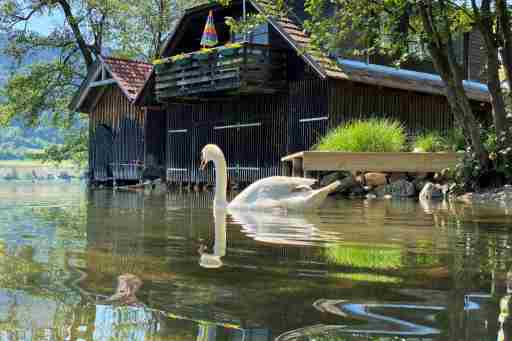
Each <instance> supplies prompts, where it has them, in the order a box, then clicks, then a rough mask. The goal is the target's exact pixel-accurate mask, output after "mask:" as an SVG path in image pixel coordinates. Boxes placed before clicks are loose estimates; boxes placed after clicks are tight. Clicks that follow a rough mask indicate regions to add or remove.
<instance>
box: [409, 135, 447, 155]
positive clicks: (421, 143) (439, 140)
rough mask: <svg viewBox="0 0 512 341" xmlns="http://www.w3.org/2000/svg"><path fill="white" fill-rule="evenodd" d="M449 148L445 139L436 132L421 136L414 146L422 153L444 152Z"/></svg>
mask: <svg viewBox="0 0 512 341" xmlns="http://www.w3.org/2000/svg"><path fill="white" fill-rule="evenodd" d="M447 148H448V146H447V144H446V140H445V138H444V137H443V136H441V134H439V133H438V132H435V131H433V132H429V133H425V134H422V135H419V136H418V137H416V139H415V140H414V144H413V149H414V150H416V151H422V152H442V151H447Z"/></svg>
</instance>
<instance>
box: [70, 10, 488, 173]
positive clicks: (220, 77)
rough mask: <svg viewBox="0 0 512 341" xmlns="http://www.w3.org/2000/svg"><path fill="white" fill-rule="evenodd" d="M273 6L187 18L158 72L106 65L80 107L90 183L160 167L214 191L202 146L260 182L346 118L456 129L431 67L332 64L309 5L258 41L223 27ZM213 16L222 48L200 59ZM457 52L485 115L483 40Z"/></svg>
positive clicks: (277, 20)
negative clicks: (320, 46) (315, 34)
mask: <svg viewBox="0 0 512 341" xmlns="http://www.w3.org/2000/svg"><path fill="white" fill-rule="evenodd" d="M244 3H245V6H244ZM269 4H270V5H271V2H268V1H266V0H246V1H244V2H242V1H241V0H234V1H232V2H231V5H230V6H228V7H225V6H221V5H219V4H217V3H215V2H214V3H210V4H207V5H202V6H198V7H194V8H191V9H188V10H187V11H185V12H184V13H183V14H182V15H181V17H180V18H179V20H178V22H177V24H176V25H175V27H174V29H173V31H172V32H171V34H170V35H169V37H168V39H167V40H166V42H165V44H164V48H163V51H162V55H163V59H162V60H160V61H157V62H156V63H155V65H154V67H153V68H151V66H150V65H148V64H144V63H139V62H130V61H121V60H117V59H108V58H104V59H102V60H99V61H98V63H97V66H96V68H94V69H93V71H91V72H90V73H89V77H88V79H87V80H86V81H85V82H84V84H83V85H82V88H81V91H80V93H79V95H77V97H76V98H75V100H74V102H73V105H72V107H73V108H75V109H76V110H77V111H83V112H88V113H89V114H90V117H91V142H90V147H91V148H90V170H91V177H92V179H95V180H101V179H109V178H111V177H116V178H118V179H119V178H121V177H125V178H126V179H134V178H137V176H139V173H137V172H135V170H136V169H140V168H141V167H140V165H141V164H142V163H144V167H146V168H148V167H150V166H151V165H156V166H157V167H161V168H164V169H165V173H166V177H167V180H168V181H169V182H180V183H184V182H185V183H198V182H201V183H212V182H213V170H211V169H210V170H209V171H208V172H201V171H199V169H198V160H199V157H200V151H201V149H202V147H203V146H204V145H205V144H207V143H216V144H218V145H219V146H220V147H221V148H222V149H223V150H224V153H225V155H226V158H227V160H228V173H229V177H230V179H231V180H232V181H233V182H252V181H255V180H257V179H259V178H262V177H266V176H272V175H279V174H281V164H280V160H281V157H283V156H285V155H288V154H291V153H295V152H298V151H303V150H308V149H310V148H311V146H313V145H314V144H315V143H316V142H317V141H318V139H319V137H321V136H322V135H323V134H325V133H326V132H327V130H328V129H330V128H332V127H335V126H337V125H339V124H341V123H343V122H346V121H349V120H353V119H364V118H370V117H388V118H394V119H398V120H400V121H401V122H402V123H403V124H404V125H405V126H406V127H407V130H408V132H409V133H410V134H415V133H418V132H421V131H426V130H443V131H445V130H447V129H450V128H452V127H453V125H454V118H453V115H452V114H451V112H450V108H449V105H448V102H447V101H446V98H445V97H444V89H443V82H442V81H441V79H440V77H439V76H437V75H435V74H433V67H432V65H430V64H428V63H425V62H422V63H421V65H420V63H418V65H416V64H414V63H409V65H408V67H407V68H408V69H407V70H405V69H397V68H395V67H391V66H388V65H383V64H385V62H384V61H383V60H384V59H383V58H379V57H378V56H377V57H372V58H369V59H368V58H367V59H364V60H349V59H343V58H341V57H333V56H327V55H325V54H323V53H321V52H319V51H317V50H315V48H314V47H313V45H312V43H311V40H310V38H309V36H308V34H307V33H306V32H305V31H304V29H303V28H302V24H301V23H302V20H303V15H301V13H303V6H304V2H303V1H295V6H296V8H290V13H288V14H286V15H285V16H279V17H267V21H266V22H264V23H262V24H261V25H260V26H258V27H257V28H255V29H254V30H253V31H252V32H251V33H247V34H244V35H238V34H232V33H231V32H230V29H229V27H228V26H227V25H226V23H225V18H226V17H233V18H236V19H240V18H242V17H243V13H244V12H247V13H258V12H260V13H264V12H265V9H268V6H269ZM301 7H302V8H301ZM210 11H212V12H213V15H214V18H215V26H216V30H217V34H218V40H219V45H218V47H215V48H212V49H208V50H202V49H201V46H200V41H201V36H202V33H203V28H204V24H205V21H206V18H207V16H208V13H209V12H210ZM479 44H480V45H479ZM460 46H461V51H460V55H461V60H462V63H463V64H464V70H465V74H466V76H467V79H468V80H467V81H466V84H465V87H466V91H467V94H468V96H469V98H470V99H471V101H472V104H473V106H474V108H475V110H476V111H477V112H478V113H479V114H481V115H486V114H487V113H489V112H490V105H489V93H488V90H487V86H485V85H484V84H482V83H479V81H481V80H482V73H481V72H477V71H478V70H480V69H479V68H478V65H481V61H482V56H483V51H482V50H481V49H480V48H476V47H475V46H481V42H480V43H479V42H478V39H476V38H475V37H474V35H472V34H471V35H470V34H468V35H467V36H465V37H464V43H463V44H461V45H460ZM379 63H380V64H379ZM123 136H125V137H123ZM127 136H130V138H127ZM105 146H111V148H110V149H109V148H105ZM140 161H142V162H140ZM135 164H137V165H139V166H137V167H135V166H134V165H135Z"/></svg>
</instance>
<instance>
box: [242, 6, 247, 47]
mask: <svg viewBox="0 0 512 341" xmlns="http://www.w3.org/2000/svg"><path fill="white" fill-rule="evenodd" d="M242 7H243V10H242V11H243V17H244V18H243V20H244V42H246V41H247V28H246V27H245V24H246V22H247V4H246V0H243V1H242Z"/></svg>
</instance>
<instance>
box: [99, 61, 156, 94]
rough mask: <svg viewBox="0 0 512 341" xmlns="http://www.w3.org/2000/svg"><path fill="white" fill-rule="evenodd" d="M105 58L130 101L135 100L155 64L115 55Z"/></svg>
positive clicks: (113, 75)
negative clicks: (114, 56) (115, 56)
mask: <svg viewBox="0 0 512 341" xmlns="http://www.w3.org/2000/svg"><path fill="white" fill-rule="evenodd" d="M103 60H104V62H105V64H106V65H107V67H108V68H109V71H110V72H111V73H112V77H113V78H114V79H115V80H116V81H117V82H118V83H119V86H120V87H121V88H122V90H123V91H124V92H125V93H126V94H127V96H128V98H129V99H130V101H133V100H135V97H136V96H137V94H138V93H139V91H140V90H141V89H142V87H143V86H144V84H145V82H146V79H147V78H148V77H149V75H150V74H151V70H152V69H153V65H151V64H147V63H143V62H139V61H134V60H128V59H120V58H113V57H104V58H103Z"/></svg>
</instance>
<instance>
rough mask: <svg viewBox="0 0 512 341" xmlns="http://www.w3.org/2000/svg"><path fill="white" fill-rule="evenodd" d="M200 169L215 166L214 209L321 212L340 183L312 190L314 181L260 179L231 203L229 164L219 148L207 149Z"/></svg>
mask: <svg viewBox="0 0 512 341" xmlns="http://www.w3.org/2000/svg"><path fill="white" fill-rule="evenodd" d="M201 157H202V160H201V168H204V167H205V166H206V164H207V163H208V162H209V161H212V162H213V163H214V164H215V178H216V184H215V200H214V207H215V208H218V207H227V208H230V209H255V210H257V209H271V208H281V209H291V210H304V209H315V208H318V207H319V206H320V205H321V204H322V203H323V202H324V200H325V199H326V198H327V195H328V194H329V193H331V192H333V191H334V190H336V188H337V187H338V186H339V182H334V183H333V184H331V185H329V186H326V187H324V188H320V189H317V190H313V189H312V188H311V186H312V185H313V184H314V183H315V182H316V180H313V179H304V178H296V177H285V176H273V177H269V178H265V179H261V180H258V181H256V182H255V183H253V184H252V185H250V186H249V187H247V188H246V189H245V190H244V191H242V193H240V194H239V195H238V196H237V197H236V198H235V199H233V201H232V202H231V203H229V204H228V202H227V199H226V191H227V178H228V175H227V164H226V158H225V157H224V153H223V152H222V150H220V148H219V147H217V146H216V145H211V144H209V145H207V146H205V147H204V148H203V151H202V153H201Z"/></svg>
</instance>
